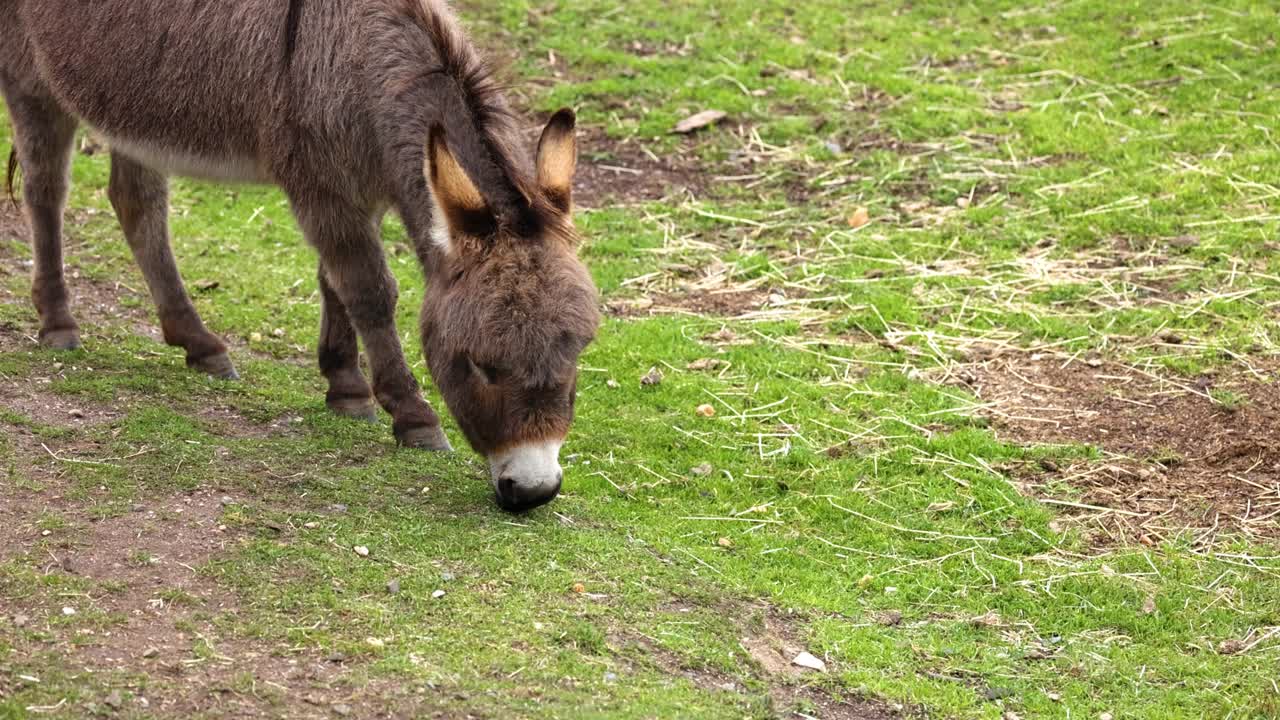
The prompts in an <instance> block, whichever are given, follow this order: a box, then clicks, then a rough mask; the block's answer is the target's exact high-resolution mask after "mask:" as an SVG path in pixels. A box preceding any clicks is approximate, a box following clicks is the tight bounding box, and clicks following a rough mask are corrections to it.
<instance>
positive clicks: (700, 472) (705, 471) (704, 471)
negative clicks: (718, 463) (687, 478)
mask: <svg viewBox="0 0 1280 720" xmlns="http://www.w3.org/2000/svg"><path fill="white" fill-rule="evenodd" d="M714 469H715V468H713V467H711V463H702V464H701V465H694V466H693V468H691V469H690V470H689V472H691V473H693V474H694V475H697V476H698V477H706V476H707V475H710V474H711V471H712V470H714Z"/></svg>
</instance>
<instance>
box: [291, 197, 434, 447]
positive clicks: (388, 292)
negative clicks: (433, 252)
mask: <svg viewBox="0 0 1280 720" xmlns="http://www.w3.org/2000/svg"><path fill="white" fill-rule="evenodd" d="M294 210H295V212H296V213H297V216H298V222H299V223H300V224H301V225H302V232H303V234H304V235H306V237H307V240H308V241H309V242H310V243H311V244H312V245H313V246H315V248H316V250H317V251H318V252H319V253H320V266H321V273H322V275H323V276H324V278H325V280H327V283H328V286H329V288H330V289H331V290H332V291H333V293H334V295H335V297H336V298H337V299H338V301H339V302H341V304H342V306H344V307H345V308H346V310H347V317H348V318H349V319H350V321H351V324H352V325H353V326H355V329H356V331H357V332H359V333H360V339H361V340H363V341H364V349H365V353H366V354H367V355H368V357H369V369H370V371H371V373H372V375H373V393H374V396H375V397H376V398H377V399H378V403H379V404H381V405H382V407H383V408H384V409H385V410H386V411H387V412H388V413H390V414H391V419H392V430H393V431H394V432H395V435H396V440H397V441H399V442H400V443H401V444H402V445H408V446H410V447H419V448H424V449H428V450H448V449H449V441H448V439H446V438H445V435H444V431H443V430H442V429H441V428H440V417H439V416H438V415H436V413H435V411H434V410H432V409H431V406H430V405H428V404H427V401H426V400H424V399H423V398H422V392H421V391H420V390H419V389H418V381H417V380H415V379H414V377H413V373H412V372H410V370H409V365H408V363H406V362H405V359H404V351H403V350H402V349H401V347H400V337H399V336H398V335H397V334H396V326H395V308H396V292H397V291H396V281H395V278H394V277H392V275H391V270H390V268H388V267H387V261H386V258H384V257H383V255H382V245H381V243H380V241H379V238H378V229H377V225H376V224H375V222H374V219H373V218H374V215H373V214H372V213H368V212H364V211H361V210H359V209H356V208H354V207H351V206H350V205H349V204H347V203H345V202H343V201H342V200H341V199H340V198H308V199H307V201H306V202H302V201H299V200H298V199H297V198H295V200H294ZM348 347H349V346H348Z"/></svg>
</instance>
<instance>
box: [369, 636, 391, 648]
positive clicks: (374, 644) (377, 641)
mask: <svg viewBox="0 0 1280 720" xmlns="http://www.w3.org/2000/svg"><path fill="white" fill-rule="evenodd" d="M364 643H365V644H366V645H368V646H369V647H371V648H376V649H381V648H384V647H386V646H387V644H386V643H385V642H383V641H382V638H376V637H367V638H365V639H364Z"/></svg>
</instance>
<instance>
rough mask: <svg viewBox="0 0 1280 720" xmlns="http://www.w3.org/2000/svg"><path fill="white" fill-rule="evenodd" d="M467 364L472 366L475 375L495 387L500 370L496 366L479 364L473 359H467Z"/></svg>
mask: <svg viewBox="0 0 1280 720" xmlns="http://www.w3.org/2000/svg"><path fill="white" fill-rule="evenodd" d="M467 364H469V365H470V366H471V372H473V373H475V374H476V376H477V377H479V378H480V379H481V380H483V381H485V382H486V383H488V384H489V385H493V384H495V383H497V382H498V369H497V368H495V367H494V366H492V365H482V364H479V363H477V362H476V361H475V360H472V359H471V358H467Z"/></svg>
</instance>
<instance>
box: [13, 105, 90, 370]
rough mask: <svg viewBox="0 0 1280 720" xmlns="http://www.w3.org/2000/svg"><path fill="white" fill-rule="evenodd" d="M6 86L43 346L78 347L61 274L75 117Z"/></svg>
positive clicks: (76, 334)
mask: <svg viewBox="0 0 1280 720" xmlns="http://www.w3.org/2000/svg"><path fill="white" fill-rule="evenodd" d="M6 89H7V90H8V92H7V93H6V99H7V101H8V105H9V114H10V117H11V118H12V121H13V127H14V131H15V134H16V138H15V143H14V144H15V147H16V149H17V151H18V162H19V164H20V166H21V167H22V175H23V180H22V199H23V203H24V204H25V205H26V209H27V219H28V222H29V224H30V226H31V253H32V256H33V258H34V261H35V262H34V266H33V269H32V274H31V300H32V302H34V303H35V306H36V312H37V313H39V315H40V335H39V337H40V344H41V345H44V346H45V347H50V348H54V349H55V350H70V349H73V348H77V347H80V332H79V329H78V328H77V326H76V321H75V320H74V319H72V317H71V311H70V309H69V308H68V307H67V285H66V281H65V280H64V279H63V275H62V211H63V208H64V206H65V205H66V201H67V170H68V167H69V166H70V162H71V145H72V139H73V138H74V137H75V131H76V121H75V119H74V118H72V117H71V116H70V115H67V114H66V113H64V112H63V111H62V110H61V109H60V108H59V107H58V106H57V105H56V104H55V103H54V102H53V101H52V100H50V99H48V98H46V97H40V96H34V95H24V94H21V93H20V91H18V90H17V89H9V88H6Z"/></svg>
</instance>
